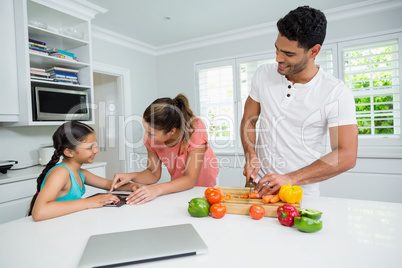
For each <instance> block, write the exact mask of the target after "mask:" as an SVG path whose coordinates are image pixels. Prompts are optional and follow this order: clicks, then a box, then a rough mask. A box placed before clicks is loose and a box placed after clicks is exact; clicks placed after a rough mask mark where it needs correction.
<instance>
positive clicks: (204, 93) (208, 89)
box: [198, 65, 235, 140]
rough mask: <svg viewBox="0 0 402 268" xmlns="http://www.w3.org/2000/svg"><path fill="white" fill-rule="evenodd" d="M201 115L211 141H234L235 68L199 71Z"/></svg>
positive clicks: (227, 66) (222, 67)
mask: <svg viewBox="0 0 402 268" xmlns="http://www.w3.org/2000/svg"><path fill="white" fill-rule="evenodd" d="M198 80H199V81H198V83H199V85H198V86H199V96H200V115H201V116H202V117H203V119H205V120H204V121H206V122H205V123H206V124H207V131H208V135H209V138H210V139H213V140H222V139H226V140H227V139H233V135H234V132H235V128H234V122H233V118H234V98H233V66H232V65H225V66H220V67H213V68H205V69H199V71H198Z"/></svg>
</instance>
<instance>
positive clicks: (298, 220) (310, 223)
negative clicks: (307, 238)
mask: <svg viewBox="0 0 402 268" xmlns="http://www.w3.org/2000/svg"><path fill="white" fill-rule="evenodd" d="M293 220H294V223H295V225H296V227H297V229H299V230H300V231H302V232H306V233H313V232H317V231H319V230H321V229H322V221H321V220H314V219H310V218H308V217H294V218H293Z"/></svg>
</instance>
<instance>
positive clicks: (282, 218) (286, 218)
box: [276, 204, 300, 226]
mask: <svg viewBox="0 0 402 268" xmlns="http://www.w3.org/2000/svg"><path fill="white" fill-rule="evenodd" d="M276 213H277V214H278V220H279V222H280V223H281V224H282V225H285V226H293V224H294V220H293V218H294V217H300V213H299V211H298V210H297V208H295V207H294V206H292V205H290V204H284V205H283V206H280V207H278V209H277V210H276Z"/></svg>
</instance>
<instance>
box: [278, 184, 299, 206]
mask: <svg viewBox="0 0 402 268" xmlns="http://www.w3.org/2000/svg"><path fill="white" fill-rule="evenodd" d="M279 198H280V199H281V200H282V201H283V202H285V203H289V204H294V203H298V202H300V201H301V200H302V198H303V189H302V188H301V187H300V186H297V185H293V186H292V185H290V184H286V185H282V186H281V189H280V190H279Z"/></svg>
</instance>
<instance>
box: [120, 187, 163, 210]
mask: <svg viewBox="0 0 402 268" xmlns="http://www.w3.org/2000/svg"><path fill="white" fill-rule="evenodd" d="M160 194H161V193H160V191H159V190H158V187H157V186H155V185H152V186H144V185H141V186H139V187H138V185H137V186H133V192H132V193H131V194H130V195H129V196H127V198H126V203H127V204H128V205H134V204H137V205H141V204H144V203H146V202H148V201H151V200H153V199H155V198H156V197H157V196H159V195H160Z"/></svg>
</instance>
